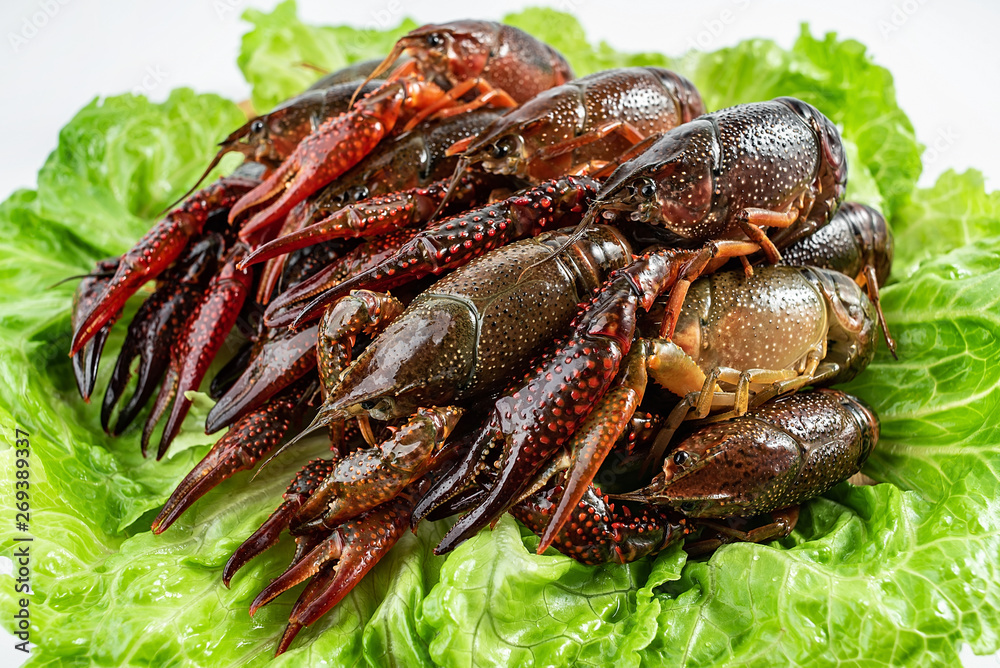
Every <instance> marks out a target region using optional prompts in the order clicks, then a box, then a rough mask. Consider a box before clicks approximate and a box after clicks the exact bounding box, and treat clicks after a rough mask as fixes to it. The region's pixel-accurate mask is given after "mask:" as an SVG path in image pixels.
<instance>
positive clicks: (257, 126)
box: [250, 118, 264, 135]
mask: <svg viewBox="0 0 1000 668" xmlns="http://www.w3.org/2000/svg"><path fill="white" fill-rule="evenodd" d="M263 131H264V121H262V120H260V119H259V118H258V119H257V120H255V121H254V122H253V123H251V124H250V132H252V133H254V134H255V135H258V134H260V133H261V132H263Z"/></svg>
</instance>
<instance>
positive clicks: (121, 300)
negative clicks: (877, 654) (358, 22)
mask: <svg viewBox="0 0 1000 668" xmlns="http://www.w3.org/2000/svg"><path fill="white" fill-rule="evenodd" d="M404 55H405V56H406V57H407V58H408V59H407V60H405V61H404V62H402V64H399V65H397V66H396V68H395V69H394V70H393V69H392V68H393V63H394V62H396V61H397V59H398V58H399V57H401V56H404ZM390 70H392V71H391V72H390ZM386 74H388V76H387V77H386V79H385V80H384V81H381V82H380V81H378V79H377V78H378V77H381V76H383V75H386ZM345 77H346V79H345ZM362 77H364V80H359V79H360V78H362ZM231 151H237V152H240V153H242V154H244V155H245V156H246V158H247V161H246V162H245V163H244V165H243V166H241V167H240V168H239V169H238V171H237V172H236V173H235V174H233V175H231V176H227V177H223V178H221V179H219V180H217V181H216V182H214V183H211V184H209V185H208V186H206V187H202V188H201V189H200V190H197V191H195V192H193V193H189V194H188V195H187V196H185V197H184V198H182V201H181V202H180V203H179V204H178V205H177V206H176V207H173V208H171V209H170V210H169V212H167V214H166V215H165V216H164V217H163V218H162V220H160V221H159V222H157V223H156V224H155V225H154V227H153V229H152V230H150V232H149V233H148V234H147V235H146V236H145V237H144V238H143V239H142V240H140V242H139V243H138V244H137V245H136V247H135V248H133V249H132V250H130V251H129V252H127V253H125V254H124V255H122V256H121V257H120V258H110V259H107V260H104V261H102V262H100V263H99V264H98V265H97V267H96V268H95V270H94V271H93V272H92V273H91V274H89V275H88V276H86V277H83V279H82V280H81V283H80V287H79V289H78V291H77V296H76V300H75V303H74V307H73V308H74V311H73V327H74V329H75V332H74V337H73V342H72V345H71V351H70V352H71V355H72V356H73V365H74V366H73V368H74V372H75V374H76V377H77V384H78V386H79V389H80V393H81V395H82V396H83V397H84V398H85V399H87V398H89V396H90V394H91V393H92V392H93V390H94V386H95V382H96V377H97V367H98V363H99V360H100V355H101V351H102V348H103V345H104V342H105V340H106V338H107V336H108V332H109V331H110V328H111V327H112V326H113V325H114V324H115V323H116V321H117V320H118V319H119V318H120V316H121V313H122V311H123V307H124V306H125V305H126V302H127V301H128V300H129V299H130V297H132V296H133V295H134V294H135V293H136V292H137V291H138V290H139V288H141V287H142V286H143V285H144V284H145V283H147V282H149V281H156V289H155V290H154V291H153V292H152V294H151V296H150V297H149V298H148V299H147V300H146V301H145V302H144V303H143V304H142V306H141V307H140V308H139V310H138V311H137V312H136V315H135V317H134V318H133V320H132V322H131V323H130V324H129V327H128V333H127V335H126V337H125V342H124V344H123V347H122V351H121V354H120V356H119V359H118V361H117V364H116V367H115V369H114V372H113V373H112V376H111V382H110V384H109V387H108V389H107V392H106V393H105V396H104V401H103V405H102V410H101V420H102V424H103V426H104V428H105V430H106V431H108V432H109V433H110V434H118V433H121V432H122V431H124V430H126V429H128V428H129V425H130V423H131V422H132V421H133V420H134V419H135V418H136V417H137V416H138V414H139V412H140V410H141V409H142V407H143V406H144V405H145V404H146V403H147V402H148V401H149V400H150V399H153V398H154V396H155V400H154V402H153V407H152V410H151V412H150V414H149V417H148V419H147V421H146V423H145V425H144V427H143V429H142V444H143V451H144V452H145V449H146V447H147V446H148V444H149V443H150V442H151V441H152V439H153V437H154V435H155V433H156V429H157V428H158V421H159V420H160V418H161V417H163V416H166V423H165V426H164V428H163V432H162V436H161V438H160V443H159V447H158V449H157V455H158V457H162V456H163V454H164V453H165V452H166V451H167V448H168V447H169V445H170V442H171V440H172V439H173V438H174V436H176V434H177V433H178V431H179V429H180V425H181V421H182V420H183V419H184V417H185V415H186V414H187V412H188V408H189V405H190V400H189V399H188V393H189V392H190V391H194V390H197V389H198V388H199V387H200V386H201V385H202V384H203V381H204V380H205V376H206V374H207V372H208V369H209V367H210V365H211V364H212V362H213V360H214V359H215V357H216V356H217V355H218V354H219V353H220V352H221V351H222V350H223V349H224V348H225V346H224V343H225V342H226V340H227V337H229V336H230V335H231V334H232V333H233V332H234V331H235V330H236V329H242V331H241V332H240V334H239V336H236V335H234V337H233V341H238V342H239V346H240V350H239V352H238V353H237V354H235V355H233V356H232V358H231V359H230V360H229V361H228V362H226V363H225V364H224V365H221V370H220V372H219V373H218V375H217V376H216V377H215V378H214V379H213V380H212V382H211V394H212V396H213V397H214V398H215V399H217V403H216V404H215V406H214V408H213V409H212V410H211V412H210V413H209V415H208V419H207V422H206V430H207V431H209V432H214V431H218V430H221V429H223V428H227V427H228V431H227V432H226V433H225V434H224V435H223V436H222V437H221V438H220V439H219V441H218V442H217V443H216V444H215V445H214V446H213V447H212V449H211V450H210V451H209V452H208V454H207V455H206V456H205V457H204V459H203V460H202V461H201V462H199V463H198V464H197V465H196V467H195V468H194V470H192V471H191V473H190V474H189V475H188V476H187V477H186V478H185V479H184V480H183V481H182V482H181V484H180V485H179V486H178V487H177V489H176V490H175V491H174V493H173V495H172V496H171V498H170V499H169V501H168V502H167V504H166V505H165V506H164V508H163V510H162V511H161V513H160V515H159V516H158V517H157V518H156V520H155V521H154V523H153V531H154V532H155V533H161V532H163V531H165V530H167V529H168V528H169V527H170V526H171V524H172V523H174V522H175V521H176V520H177V519H178V517H180V516H181V515H182V514H183V513H184V511H185V510H186V509H187V508H189V507H190V506H191V505H192V504H193V503H195V502H196V501H197V500H198V499H199V498H200V497H202V496H203V495H204V494H205V493H206V492H207V491H208V490H209V489H211V488H212V487H214V486H215V485H218V484H219V483H220V482H222V481H223V480H226V479H228V478H230V477H232V476H234V475H235V474H237V473H238V472H240V471H248V470H250V469H253V468H255V467H258V464H260V463H261V462H262V461H264V460H266V459H267V458H269V457H274V456H276V454H277V453H278V452H281V451H287V452H296V451H297V450H296V448H297V445H298V443H299V441H300V440H301V439H303V438H304V437H306V436H313V437H315V436H319V437H321V438H324V439H329V442H330V454H329V455H328V456H327V457H324V458H320V459H314V460H312V461H310V462H308V463H303V466H302V468H301V469H300V471H299V473H298V475H297V476H296V478H295V480H293V481H292V482H291V484H290V485H289V487H288V489H287V491H286V493H285V495H284V497H283V499H282V500H281V501H280V502H279V501H278V500H276V509H275V511H274V512H273V513H272V515H271V516H270V517H269V519H268V520H267V521H266V522H264V524H263V525H262V526H261V527H260V528H259V529H258V530H257V531H255V532H254V533H253V534H252V535H251V536H249V537H247V538H246V540H245V541H244V542H243V544H242V545H241V546H240V547H239V548H238V549H237V550H236V552H235V553H234V554H233V556H232V557H231V559H230V560H229V562H228V564H227V565H226V567H225V569H224V572H223V579H224V581H225V583H226V584H227V585H228V584H229V582H230V581H231V579H232V578H233V577H234V576H235V575H236V573H237V572H239V570H240V569H241V568H242V567H243V566H244V565H245V564H247V563H248V562H249V561H250V560H251V559H253V558H254V557H256V556H257V555H259V554H261V553H262V552H264V551H265V550H267V549H269V548H270V547H272V546H274V545H275V544H276V543H278V542H279V540H280V537H281V534H282V533H283V532H285V531H286V530H287V531H288V532H289V533H290V534H291V535H292V536H293V537H294V539H295V542H296V551H295V556H294V557H293V560H292V563H291V564H290V565H289V567H288V568H287V570H286V571H285V572H284V573H283V574H281V575H280V576H279V577H277V578H276V579H275V580H274V581H273V582H271V583H270V584H269V585H267V586H266V587H265V588H264V589H263V590H262V591H261V592H260V594H259V595H258V597H257V598H256V600H255V601H254V602H253V605H252V607H251V613H252V612H253V611H255V610H256V609H257V608H259V607H260V606H262V605H265V604H266V603H268V602H269V601H271V600H273V599H274V598H275V597H277V596H279V595H281V594H282V593H283V592H285V591H287V590H288V589H289V588H291V587H293V586H294V585H296V584H299V583H301V582H304V581H306V580H310V582H309V584H308V585H307V587H306V588H305V590H304V591H303V592H302V594H301V595H300V598H299V601H298V603H297V604H296V605H295V607H294V609H293V611H292V614H291V617H290V619H289V624H288V627H287V629H286V631H285V634H284V636H283V637H282V639H281V641H280V643H279V647H278V653H281V652H283V651H285V650H286V649H287V648H288V647H289V646H290V644H291V643H292V641H293V639H294V638H295V636H296V634H297V633H299V631H300V630H301V629H302V628H303V627H305V626H309V625H310V624H312V623H313V622H315V621H316V620H317V619H319V618H320V617H321V616H322V615H323V614H325V613H326V612H327V611H328V610H330V609H331V608H332V607H333V606H335V605H336V604H337V603H338V602H339V601H340V600H341V599H342V598H343V597H344V596H345V595H346V594H347V593H348V592H349V591H350V590H351V588H352V587H354V586H355V585H356V584H357V583H358V582H359V581H360V580H361V578H363V577H364V575H365V573H367V571H368V570H370V569H371V568H372V566H374V564H375V563H377V562H378V560H379V559H381V558H382V557H383V556H384V555H385V554H386V553H387V552H388V551H389V550H390V549H392V546H393V545H394V544H395V542H396V541H397V540H398V539H399V538H400V536H402V535H403V533H404V532H405V531H406V530H407V529H410V528H414V529H415V528H416V527H417V526H418V525H419V524H420V523H421V522H422V521H425V520H426V521H437V520H441V519H444V518H448V517H452V516H456V515H459V514H461V516H460V517H459V518H458V519H457V520H456V521H455V522H454V524H453V525H452V526H451V528H450V530H449V531H448V532H447V534H446V535H445V537H444V539H443V540H442V541H441V543H440V544H439V545H438V547H437V551H438V552H439V553H443V552H447V551H449V550H452V549H453V548H455V547H456V546H457V545H458V544H460V543H461V542H462V541H464V540H466V539H468V538H469V537H470V536H472V535H474V534H475V533H476V532H478V531H480V530H481V529H483V528H484V527H486V526H487V525H489V524H491V523H493V522H495V521H496V520H497V519H498V517H499V516H500V515H501V514H502V513H504V512H511V513H512V514H513V515H514V516H515V517H516V518H518V519H519V520H521V521H522V522H523V523H524V524H525V525H526V526H528V527H529V528H530V529H531V530H532V531H534V532H536V533H538V534H539V536H540V543H539V547H538V549H539V552H543V551H545V550H546V549H548V548H549V547H550V546H551V547H554V548H555V549H557V550H560V551H562V552H564V553H565V554H567V555H570V556H572V557H574V558H575V559H578V560H580V561H582V562H584V563H588V564H593V563H602V562H607V561H615V562H622V563H624V562H627V561H632V560H635V559H639V558H642V557H644V556H647V555H651V554H655V553H656V552H658V551H660V550H662V549H664V548H665V547H666V546H668V545H671V544H674V543H676V542H679V541H683V542H684V543H685V547H686V549H688V551H689V552H690V553H691V554H692V555H697V554H705V553H709V552H711V551H712V550H714V549H716V548H718V547H720V546H722V545H724V544H726V543H728V542H732V541H736V540H743V541H758V542H760V541H765V540H773V539H777V538H781V537H782V536H785V535H787V534H788V532H790V531H791V530H792V528H793V527H794V523H795V517H796V510H795V509H796V507H797V506H798V505H799V504H801V503H803V502H806V501H808V499H810V498H812V497H813V496H815V495H817V494H821V493H823V492H824V491H826V490H827V489H829V488H830V487H831V486H832V485H834V484H836V483H838V482H840V481H841V480H844V479H845V478H847V477H849V476H850V475H852V474H854V473H856V472H857V471H858V470H859V469H860V468H861V466H862V465H863V463H864V461H865V459H866V458H867V457H868V455H869V453H870V452H871V450H872V448H873V447H874V445H875V443H876V442H877V440H878V431H879V426H878V418H877V417H876V416H875V414H874V413H873V412H872V411H871V409H869V408H868V407H866V406H865V405H864V404H863V403H861V402H860V400H857V399H855V398H853V397H850V396H848V395H845V394H843V393H841V392H838V391H836V390H831V389H819V390H816V391H813V392H807V391H805V390H806V388H807V387H809V386H815V387H822V386H828V385H831V384H835V383H839V382H843V381H845V380H848V379H849V378H851V377H853V376H854V375H856V374H858V373H860V372H861V371H862V370H863V369H864V367H865V366H866V365H867V364H868V363H869V362H870V361H871V359H872V356H873V355H874V351H875V347H876V345H877V339H878V337H877V336H876V334H875V332H876V331H877V330H876V327H877V326H878V322H877V321H881V325H882V328H883V334H884V337H885V339H886V342H887V343H888V344H889V348H890V350H891V351H892V352H893V354H895V344H894V342H893V341H892V339H891V337H890V336H889V331H888V328H887V326H886V324H885V321H884V318H882V317H881V309H880V307H879V302H878V287H879V285H880V284H881V283H882V282H884V281H885V280H886V278H887V276H888V273H889V267H890V264H891V260H892V237H891V234H890V233H889V230H888V226H887V224H886V222H885V220H884V218H882V217H881V215H880V214H878V212H876V211H874V210H872V209H869V208H867V207H863V206H861V205H856V204H852V203H847V204H843V205H842V202H841V200H842V199H843V196H844V191H845V186H846V179H847V165H846V160H845V157H844V150H843V146H842V145H841V141H840V136H839V134H838V132H837V129H836V127H835V126H834V125H833V123H831V122H830V120H829V119H827V118H826V116H824V115H823V114H822V113H821V112H820V111H819V110H818V109H816V108H815V107H812V106H811V105H809V104H806V103H805V102H802V101H801V100H797V99H794V98H787V97H784V98H778V99H776V100H771V101H763V102H755V103H751V104H744V105H738V106H735V107H731V108H728V109H723V110H720V111H714V112H711V113H705V109H704V106H703V103H702V100H701V97H700V95H699V94H698V92H697V90H696V89H695V87H694V85H693V84H692V83H691V82H690V81H688V80H687V79H685V78H683V77H681V76H680V75H677V74H676V73H673V72H670V71H668V70H664V69H660V68H653V67H644V68H623V69H618V70H609V71H606V72H598V73H596V74H592V75H590V76H587V77H583V78H581V79H575V80H573V79H572V73H571V71H570V69H569V66H568V65H567V64H566V62H565V60H564V59H563V58H562V57H561V56H560V55H559V54H558V53H556V52H555V51H554V50H553V49H551V48H550V47H548V46H547V45H545V44H542V43H541V42H538V41H537V40H535V39H533V38H531V37H530V36H528V35H526V34H525V33H523V32H521V31H519V30H516V29H514V28H511V27H509V26H503V25H500V24H495V23H488V22H478V21H459V22H455V23H451V24H444V25H434V26H425V27H423V28H420V29H418V30H415V31H413V32H412V33H410V34H409V35H407V36H405V37H404V38H403V39H402V40H400V42H399V43H398V44H397V45H396V47H395V48H394V49H393V50H392V52H391V53H389V54H387V56H386V58H385V59H384V60H383V61H380V62H378V63H369V64H367V65H365V66H364V67H362V68H360V69H353V70H351V71H349V72H347V73H346V74H345V73H333V74H331V75H330V76H329V77H327V78H325V79H324V80H323V82H322V83H321V84H318V85H317V87H314V88H313V89H311V90H310V91H306V92H304V93H303V94H302V95H300V96H298V97H296V98H293V99H292V100H290V101H288V102H287V103H284V104H282V105H280V106H279V107H278V108H277V109H275V110H273V111H271V112H270V113H268V114H264V115H263V116H261V117H259V118H255V119H252V120H250V121H248V123H247V124H246V125H244V126H243V127H241V128H239V129H237V130H235V131H234V132H233V133H232V134H231V135H230V136H229V137H226V138H224V139H223V140H222V143H221V150H220V151H219V153H218V155H217V156H216V157H215V159H214V160H213V161H212V163H211V164H210V165H209V167H208V169H207V170H206V174H207V173H208V172H209V171H211V170H212V168H213V167H215V165H216V164H217V163H218V160H219V158H220V157H221V156H222V155H223V154H225V153H227V152H231ZM195 187H197V186H195ZM727 263H732V264H733V265H734V266H735V268H731V267H725V265H727ZM737 263H738V264H737ZM779 263H780V264H779ZM389 290H392V293H390V292H388V291H389ZM238 322H239V323H244V324H246V323H248V322H252V323H253V324H252V325H251V326H249V327H247V326H244V327H242V328H239V327H237V323H238ZM136 359H138V364H137V367H136V372H135V376H136V380H135V381H134V382H135V389H134V390H133V392H132V394H131V396H130V398H129V399H128V400H127V401H125V402H124V405H123V406H121V407H120V408H118V406H119V403H121V400H122V398H123V396H124V395H125V394H126V392H127V390H128V388H129V386H130V385H131V384H132V382H133V381H132V376H133V365H134V364H135V361H136ZM221 361H224V360H221ZM650 379H651V380H652V381H653V382H652V383H649V382H648V381H649V380H650ZM116 416H117V419H116ZM612 463H613V465H614V466H615V467H616V470H617V471H618V473H619V475H617V476H615V479H616V480H615V481H613V482H611V483H609V482H608V480H607V479H606V476H605V473H606V472H607V471H608V469H609V467H610V466H611V465H612ZM267 473H268V469H267V464H266V461H265V462H264V464H261V465H260V466H259V467H258V470H257V474H258V475H267ZM250 484H252V483H250Z"/></svg>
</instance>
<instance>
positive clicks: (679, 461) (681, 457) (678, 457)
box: [674, 450, 690, 466]
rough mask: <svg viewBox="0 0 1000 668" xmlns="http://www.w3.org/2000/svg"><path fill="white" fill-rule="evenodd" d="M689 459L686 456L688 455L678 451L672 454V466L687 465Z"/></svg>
mask: <svg viewBox="0 0 1000 668" xmlns="http://www.w3.org/2000/svg"><path fill="white" fill-rule="evenodd" d="M689 458H690V456H689V455H688V453H686V452H684V451H683V450H678V451H677V452H675V453H674V464H676V465H677V466H684V465H685V464H687V461H688V459H689Z"/></svg>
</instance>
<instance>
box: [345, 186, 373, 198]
mask: <svg viewBox="0 0 1000 668" xmlns="http://www.w3.org/2000/svg"><path fill="white" fill-rule="evenodd" d="M347 198H348V199H349V200H350V201H352V202H360V201H361V200H363V199H368V187H367V186H355V187H353V188H351V189H350V190H348V191H347Z"/></svg>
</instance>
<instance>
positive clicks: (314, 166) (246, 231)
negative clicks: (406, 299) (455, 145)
mask: <svg viewBox="0 0 1000 668" xmlns="http://www.w3.org/2000/svg"><path fill="white" fill-rule="evenodd" d="M446 96H447V94H446V93H445V92H444V91H443V90H441V89H440V88H439V87H438V86H437V85H435V84H433V83H431V82H429V81H419V80H404V81H391V82H386V83H385V84H384V85H382V86H381V87H379V88H378V89H377V90H375V91H374V92H373V93H371V94H370V95H368V96H367V97H365V98H364V99H362V100H360V101H359V102H358V103H357V104H355V105H354V107H353V108H352V109H351V110H350V111H348V112H346V113H343V114H341V115H340V116H336V117H334V118H331V119H330V120H328V121H326V122H325V123H323V124H322V125H321V126H320V127H319V128H318V129H317V130H316V131H315V132H314V133H313V134H311V135H309V136H308V137H306V138H305V139H304V140H302V141H301V142H300V143H299V145H298V146H297V147H296V148H295V151H294V153H292V155H291V156H290V157H289V158H288V159H287V160H285V161H284V162H283V163H281V167H279V168H278V169H277V170H276V171H275V172H274V174H272V175H271V176H270V177H269V178H268V179H267V180H265V181H264V182H263V183H261V184H260V185H259V186H258V187H256V188H254V190H252V191H251V192H249V193H247V194H246V196H245V197H243V198H242V199H241V200H240V201H239V202H237V203H236V205H235V206H234V207H233V208H232V210H231V211H230V212H229V220H230V222H232V223H235V222H237V221H240V220H241V218H242V217H244V216H245V215H246V214H247V213H248V212H249V211H250V209H252V208H254V207H257V206H264V207H265V208H264V209H263V210H261V211H258V212H257V213H256V214H254V215H253V216H252V217H251V218H250V220H249V221H247V222H246V224H244V225H243V226H242V229H241V230H240V238H241V239H243V240H244V241H250V240H253V239H257V238H259V237H260V236H261V235H262V234H263V233H264V232H265V231H266V230H267V229H269V228H271V227H272V226H273V225H274V224H276V223H277V222H278V221H280V220H282V219H284V217H285V216H286V215H287V214H288V212H289V211H291V210H292V207H294V206H295V205H296V204H298V203H299V202H301V201H302V200H304V199H305V198H306V197H309V196H310V195H312V194H313V193H314V192H316V191H317V190H319V189H320V188H322V187H323V186H325V185H326V184H328V183H330V182H331V181H333V180H334V179H335V178H337V177H339V176H340V175H341V174H343V173H344V172H346V171H347V170H348V169H350V168H351V167H353V166H354V165H356V164H358V162H360V161H361V159H362V158H364V157H365V156H366V155H368V154H369V153H370V152H371V151H372V149H373V148H375V146H376V145H377V144H378V143H379V142H380V141H382V139H383V138H384V137H386V136H387V135H388V134H390V133H391V132H392V131H393V129H394V128H395V127H396V125H397V123H398V122H399V121H400V120H401V119H402V120H404V124H405V120H406V119H408V118H411V117H414V114H415V113H416V112H419V111H420V110H422V109H423V108H425V107H428V106H430V105H432V104H436V103H438V102H440V101H441V100H442V99H444V98H446Z"/></svg>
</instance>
